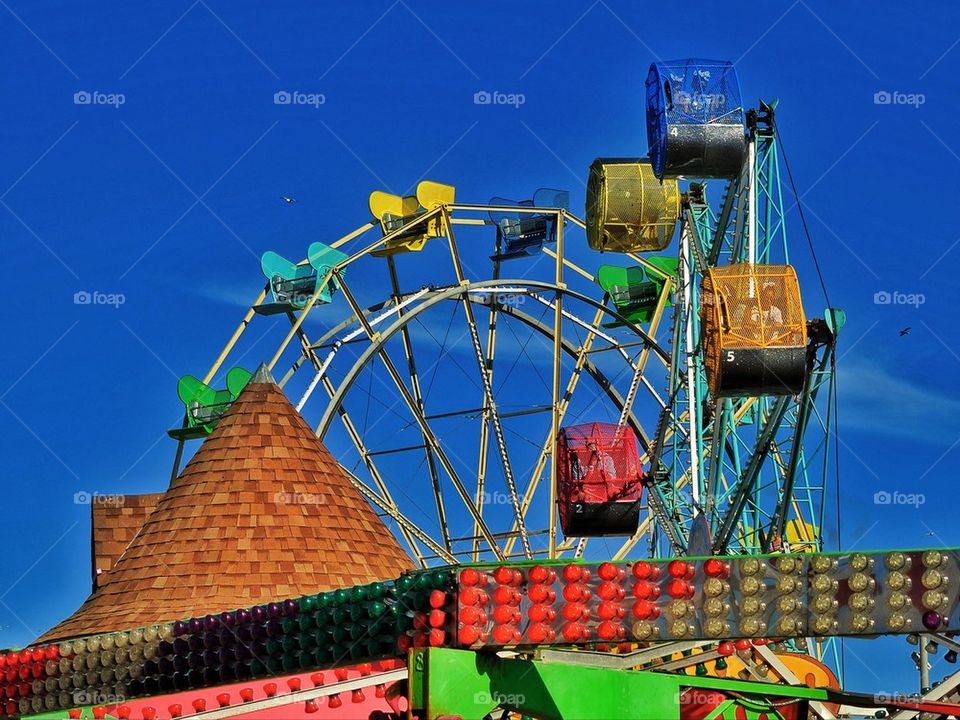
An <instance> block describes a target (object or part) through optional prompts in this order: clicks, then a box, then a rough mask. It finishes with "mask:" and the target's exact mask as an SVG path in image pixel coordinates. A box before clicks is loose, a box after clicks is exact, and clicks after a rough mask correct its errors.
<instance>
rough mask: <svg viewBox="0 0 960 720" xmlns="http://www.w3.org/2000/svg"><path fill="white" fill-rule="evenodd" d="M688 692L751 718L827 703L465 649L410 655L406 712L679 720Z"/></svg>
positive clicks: (747, 685) (746, 687)
mask: <svg viewBox="0 0 960 720" xmlns="http://www.w3.org/2000/svg"><path fill="white" fill-rule="evenodd" d="M687 689H694V690H695V689H699V690H704V691H709V690H714V691H718V692H720V693H730V697H731V699H732V698H734V697H735V698H736V703H737V704H740V705H742V706H743V707H744V708H745V709H746V710H747V711H748V717H749V716H754V717H755V716H756V714H757V713H759V712H760V711H766V712H767V713H768V714H769V717H777V715H776V714H775V711H774V710H773V709H772V708H771V707H770V704H769V702H768V701H767V700H766V698H775V699H777V700H782V699H785V698H796V699H799V700H801V701H804V702H806V701H810V700H817V701H826V700H828V695H827V692H826V691H825V690H820V689H813V688H807V687H799V686H798V687H794V686H784V685H773V684H767V683H756V682H747V681H743V680H730V679H727V678H711V677H695V676H689V675H667V674H662V673H654V672H643V671H630V670H612V669H606V668H597V667H585V666H583V665H575V664H569V663H561V662H539V661H536V660H521V659H508V658H501V657H498V656H496V655H493V654H489V655H487V654H479V653H474V652H470V651H464V650H448V649H444V648H424V649H420V650H415V651H414V652H413V655H412V657H411V663H410V707H411V709H412V710H414V711H425V712H424V717H425V718H426V720H439V719H440V718H444V717H460V718H463V720H482V718H483V717H484V716H485V715H486V714H488V713H490V712H491V711H493V710H494V709H496V708H499V707H502V708H505V709H509V710H512V711H514V712H518V713H522V714H524V715H529V716H531V717H536V718H539V719H541V720H591V719H596V720H601V719H602V720H635V719H636V718H656V719H657V720H679V718H680V707H681V696H682V695H683V693H684V692H685V691H686V690H687Z"/></svg>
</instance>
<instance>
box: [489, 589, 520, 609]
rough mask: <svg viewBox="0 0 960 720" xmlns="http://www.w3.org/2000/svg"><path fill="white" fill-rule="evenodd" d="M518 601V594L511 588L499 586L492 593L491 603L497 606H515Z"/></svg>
mask: <svg viewBox="0 0 960 720" xmlns="http://www.w3.org/2000/svg"><path fill="white" fill-rule="evenodd" d="M519 601H520V594H519V593H518V592H517V591H516V590H514V589H513V588H511V587H506V586H504V585H501V586H500V587H498V588H497V589H496V590H494V591H493V602H494V603H495V604H497V605H515V604H517V603H519Z"/></svg>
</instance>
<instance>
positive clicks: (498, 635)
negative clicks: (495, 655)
mask: <svg viewBox="0 0 960 720" xmlns="http://www.w3.org/2000/svg"><path fill="white" fill-rule="evenodd" d="M493 641H494V642H495V643H497V644H498V645H509V644H510V643H511V642H512V641H513V628H511V627H510V626H509V625H495V626H494V628H493Z"/></svg>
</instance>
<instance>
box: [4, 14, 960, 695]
mask: <svg viewBox="0 0 960 720" xmlns="http://www.w3.org/2000/svg"><path fill="white" fill-rule="evenodd" d="M477 7H479V6H477ZM466 8H467V4H461V3H453V4H451V3H439V2H413V1H412V0H407V2H403V1H402V0H398V1H397V2H393V3H391V2H390V0H384V1H383V2H350V3H326V2H324V3H320V2H311V3H292V2H287V3H273V4H265V3H251V2H245V1H244V2H231V3H226V2H220V1H219V0H206V1H205V0H197V2H193V3H191V1H190V0H184V1H183V2H167V3H159V4H154V3H151V4H147V3H137V2H123V3H121V2H109V3H98V4H88V3H83V4H81V3H64V2H47V1H45V0H35V1H33V2H24V1H23V0H4V1H3V2H0V44H2V46H3V47H4V48H5V53H4V59H5V62H4V65H5V67H4V72H3V73H2V75H0V94H2V97H3V98H4V101H5V102H4V112H3V113H2V114H0V143H2V147H3V149H4V152H3V157H4V161H3V163H2V167H0V173H2V174H0V197H2V202H3V204H2V205H0V242H2V249H3V257H4V260H5V266H6V268H7V270H6V277H7V283H8V286H7V291H6V293H5V302H4V303H3V329H4V335H5V337H4V343H3V346H4V351H3V353H2V356H0V370H2V373H0V377H2V378H3V380H2V382H0V398H2V407H0V437H2V442H3V448H4V450H3V453H2V463H3V464H2V479H3V487H4V493H3V501H2V507H3V508H4V516H5V519H4V523H5V528H4V529H5V532H4V537H5V539H6V542H5V547H6V553H5V561H4V577H5V580H4V583H3V584H2V585H0V647H5V646H10V645H18V644H22V643H25V642H28V641H30V640H31V639H33V638H34V637H35V636H36V635H37V634H39V633H40V632H41V631H43V630H44V629H46V628H47V627H49V626H51V625H52V624H53V623H54V622H56V621H58V620H60V619H61V618H63V617H64V616H65V615H67V614H68V613H69V612H71V611H72V610H73V609H74V608H76V607H77V606H78V605H79V603H80V602H81V601H82V599H83V598H84V597H85V595H86V593H87V591H88V589H89V561H90V549H89V507H88V506H85V505H77V504H75V503H74V501H73V496H74V494H75V493H77V492H79V491H88V492H92V491H98V492H101V493H111V492H147V491H156V490H159V489H162V488H163V487H164V486H165V483H166V480H167V476H168V473H169V467H170V463H171V456H172V453H173V449H174V446H173V443H172V441H170V440H168V439H166V438H165V437H164V436H163V431H164V430H165V429H166V428H167V427H170V426H172V425H173V424H174V423H175V421H176V418H177V415H178V406H177V403H176V398H175V393H174V387H175V377H176V375H179V374H181V373H184V372H195V373H198V374H202V372H203V371H204V370H205V369H206V367H207V366H208V365H209V362H210V360H211V358H212V357H213V355H214V354H215V352H216V349H217V348H218V347H219V346H220V345H221V344H222V342H223V341H224V340H225V338H226V337H227V335H228V334H229V332H230V330H231V329H232V327H233V326H234V325H235V324H236V322H237V320H238V318H239V311H238V304H237V298H240V299H246V300H247V301H248V302H249V299H252V298H249V297H248V296H251V295H252V294H254V293H255V289H256V287H257V286H258V285H259V283H260V282H262V280H261V277H260V275H259V270H258V265H257V260H256V258H257V257H258V256H259V254H260V253H261V252H262V251H263V250H265V249H270V248H273V249H277V250H281V251H286V253H287V254H289V255H290V256H296V257H300V256H302V254H303V253H302V248H303V247H304V246H305V245H306V243H307V242H308V241H310V240H313V239H322V238H323V237H329V236H337V235H339V234H341V233H342V232H345V231H346V230H348V229H350V228H353V227H356V226H357V225H359V224H360V223H361V222H363V221H365V219H366V196H367V193H368V192H369V190H371V189H374V188H376V187H378V186H381V185H386V186H387V187H390V188H393V189H394V190H396V191H398V192H402V191H404V190H406V189H407V188H408V187H409V186H410V185H411V184H413V183H414V182H415V181H416V180H417V179H419V178H420V177H421V176H423V175H424V174H425V173H427V174H429V175H430V176H431V177H432V178H434V179H437V180H444V181H449V182H455V183H456V184H457V187H458V197H460V198H462V199H474V200H478V201H484V200H486V199H487V198H489V197H490V196H492V195H496V194H504V195H507V196H510V195H513V196H516V197H522V196H523V193H524V192H525V191H527V190H528V189H530V188H536V187H540V186H553V187H569V188H570V189H571V190H573V191H574V192H573V196H574V198H575V199H574V202H573V206H574V208H573V209H574V210H575V211H579V209H580V207H581V202H582V200H581V199H580V198H581V196H580V193H581V189H580V188H581V186H580V183H581V182H582V180H583V178H585V176H586V170H587V167H588V166H589V163H590V161H591V160H592V159H593V158H594V157H596V156H598V155H608V156H609V155H613V156H616V155H626V156H630V155H641V154H643V153H644V152H645V150H646V139H645V134H644V125H643V79H644V77H645V74H646V70H647V67H648V66H649V63H650V62H651V61H652V60H654V59H655V58H657V57H659V58H664V59H672V58H675V57H687V56H702V57H716V58H727V59H731V60H734V61H736V64H737V68H738V71H739V75H740V80H741V85H742V87H743V92H744V97H745V98H747V99H748V100H749V101H751V102H752V101H754V100H755V99H756V98H757V97H758V96H763V97H765V98H770V97H774V96H779V97H780V98H781V105H780V112H779V114H778V120H779V123H780V126H781V129H782V131H783V134H784V136H785V139H786V142H787V149H788V151H789V152H790V153H791V161H792V164H793V171H794V174H795V176H796V178H797V181H798V184H799V186H800V188H801V192H802V193H804V203H805V205H806V206H807V208H808V210H809V220H810V223H811V231H812V233H813V236H814V238H815V241H816V244H817V246H818V248H819V254H820V258H821V261H822V264H823V266H824V272H825V276H826V281H827V284H828V287H829V289H830V292H831V295H832V300H833V302H834V304H835V305H838V306H840V307H843V308H845V309H846V310H847V312H848V316H849V324H848V326H847V329H846V331H845V333H844V337H843V341H842V348H841V355H842V359H841V367H842V370H841V377H840V385H841V392H842V396H841V414H842V424H841V432H842V438H843V442H844V446H843V453H842V466H843V487H842V493H841V496H842V500H843V504H844V530H843V544H844V546H845V547H856V548H861V549H868V548H876V549H880V548H886V547H898V546H909V547H916V546H925V545H943V544H947V545H960V534H958V532H957V523H956V512H955V508H954V504H953V503H952V502H951V501H950V500H949V498H950V497H952V495H953V492H955V490H954V484H955V483H954V477H953V472H952V471H951V468H952V467H954V465H955V463H956V461H957V457H958V454H960V450H958V449H957V443H958V439H960V438H958V435H960V427H958V423H957V417H958V416H960V398H958V394H957V391H956V385H955V379H956V378H957V376H958V370H960V356H958V350H957V348H956V343H955V338H956V336H957V330H958V320H957V313H956V302H957V294H956V278H955V275H954V273H952V272H951V268H953V267H954V266H955V264H956V263H957V261H958V260H960V245H958V240H960V229H958V228H957V223H956V220H955V213H953V212H952V208H951V204H952V202H953V198H954V197H955V196H956V194H957V190H958V187H957V180H956V178H957V177H958V170H960V140H958V139H957V137H956V133H955V132H954V129H955V127H956V118H957V116H958V115H960V81H958V78H957V68H958V61H960V45H958V37H957V36H958V34H960V30H958V27H960V22H958V21H960V10H958V9H957V8H956V6H955V4H954V3H950V2H936V3H928V4H927V5H926V6H925V8H924V9H923V10H922V11H921V10H918V9H917V8H916V7H907V6H905V5H904V4H902V3H898V2H890V1H880V2H875V3H871V4H870V6H869V8H868V9H865V8H864V7H863V6H860V5H857V4H852V3H832V2H814V1H813V0H809V1H808V2H804V1H803V0H799V1H798V2H795V3H789V2H784V3H766V4H762V3H761V4H757V3H747V2H738V1H731V2H727V3H723V4H710V5H705V6H704V7H703V8H702V9H700V10H695V9H694V8H693V6H690V5H678V4H670V3H659V4H648V3H644V4H642V5H641V4H640V3H633V2H624V1H620V0H606V1H603V0H599V1H598V2H594V3H592V4H591V3H590V2H584V3H574V2H567V1H565V0H554V1H552V2H529V3H516V2H503V1H494V2H487V3H483V8H484V9H483V11H479V10H468V9H466ZM484 90H486V91H494V90H498V91H501V92H505V93H522V94H523V95H524V97H525V102H524V104H523V105H522V106H521V107H519V108H512V107H495V106H478V105H476V104H474V102H473V96H474V94H475V93H476V92H478V91H484ZM278 91H299V92H302V93H308V94H309V93H322V94H323V96H324V98H325V102H324V103H323V105H322V106H319V107H312V106H310V105H306V106H297V107H294V106H287V105H277V104H274V102H273V97H274V93H276V92H278ZM883 91H887V92H893V91H898V92H900V93H906V94H916V93H922V94H923V96H924V98H923V99H924V102H923V104H922V105H919V106H916V105H909V104H895V103H892V104H877V103H875V94H876V93H878V92H883ZM78 92H88V93H94V92H97V93H101V95H97V96H95V97H94V102H92V103H90V104H77V103H75V102H74V96H75V93H78ZM118 93H119V94H122V96H123V104H122V105H119V106H116V105H111V104H98V103H100V102H101V101H103V102H106V103H109V102H110V101H111V100H116V99H117V98H115V97H114V98H111V97H110V96H111V94H114V95H115V94H118ZM81 97H82V96H81ZM281 194H287V195H291V196H293V197H296V198H297V199H298V203H297V204H296V205H294V206H286V205H284V204H283V203H282V202H281V201H280V200H279V196H280V195H281ZM796 221H797V217H796V214H795V213H794V215H793V216H792V218H791V222H792V223H793V225H792V231H793V234H794V238H795V240H796V241H797V242H796V243H795V245H794V248H795V253H796V262H797V264H798V266H799V267H800V271H801V275H802V277H804V278H805V279H806V285H807V287H809V288H811V294H810V295H808V310H809V311H811V313H816V312H817V311H818V310H819V307H820V305H819V302H820V301H819V300H818V299H817V298H816V292H815V289H816V285H815V277H814V275H813V274H812V271H811V268H810V264H809V260H808V256H807V253H806V252H805V250H804V248H803V247H802V245H801V244H800V243H799V240H800V234H799V227H798V226H797V222H796ZM81 291H100V292H103V293H122V294H123V295H124V297H125V302H124V304H123V305H122V306H121V307H119V308H114V307H109V306H94V305H77V304H75V303H74V294H75V293H77V292H81ZM881 291H888V292H893V291H900V292H902V293H920V294H922V295H923V297H924V300H925V302H924V303H923V304H922V305H921V306H920V307H912V306H904V305H900V306H896V305H879V304H876V303H875V302H874V296H875V294H876V293H878V292H881ZM382 294H386V293H385V292H384V293H382ZM809 298H812V300H810V299H809ZM905 326H910V327H912V332H911V333H910V334H909V335H907V336H906V337H900V336H899V335H898V330H899V329H900V328H903V327H905ZM257 359H258V360H259V359H260V358H257ZM883 490H886V491H899V492H920V493H923V494H924V495H925V496H926V498H927V502H926V504H925V505H923V506H922V507H921V508H920V509H919V510H917V509H914V508H913V507H908V506H877V505H875V504H874V503H873V496H874V494H875V493H876V492H878V491H883ZM907 654H908V648H907V646H906V644H905V643H904V642H903V641H902V640H892V641H877V642H874V643H869V642H860V643H850V644H849V652H848V655H847V670H848V678H849V683H848V684H849V685H850V686H851V687H853V688H855V689H864V690H871V689H872V690H877V689H883V690H892V689H904V690H913V689H914V688H913V682H914V678H915V675H914V674H913V673H912V671H911V663H910V661H909V658H908V657H907ZM881 658H882V660H881ZM868 666H869V667H868ZM943 670H944V668H943V667H942V666H941V667H938V668H937V669H936V670H935V673H936V672H941V674H942V672H943Z"/></svg>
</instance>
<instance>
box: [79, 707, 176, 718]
mask: <svg viewBox="0 0 960 720" xmlns="http://www.w3.org/2000/svg"><path fill="white" fill-rule="evenodd" d="M167 712H168V713H170V717H172V718H178V717H181V716H182V715H183V705H181V704H180V703H174V704H173V705H171V706H170V707H168V708H167ZM94 717H96V715H94Z"/></svg>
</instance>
